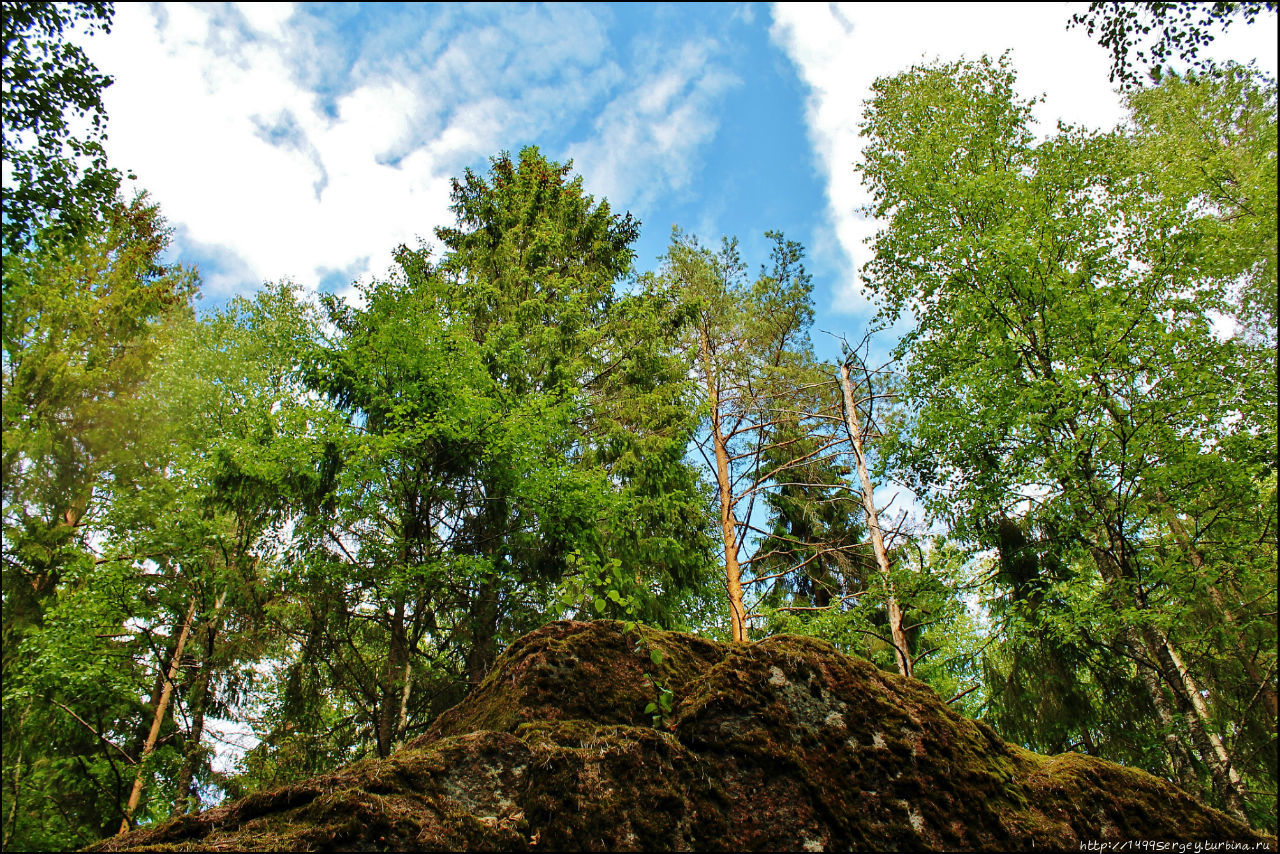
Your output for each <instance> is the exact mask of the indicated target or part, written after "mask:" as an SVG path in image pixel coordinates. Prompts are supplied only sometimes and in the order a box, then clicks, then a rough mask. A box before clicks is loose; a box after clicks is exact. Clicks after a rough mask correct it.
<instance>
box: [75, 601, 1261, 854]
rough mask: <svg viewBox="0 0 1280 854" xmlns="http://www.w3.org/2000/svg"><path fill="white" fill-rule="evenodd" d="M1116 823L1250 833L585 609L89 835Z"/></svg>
mask: <svg viewBox="0 0 1280 854" xmlns="http://www.w3.org/2000/svg"><path fill="white" fill-rule="evenodd" d="M655 650H656V651H657V652H658V655H657V656H653V655H652V654H651V653H652V652H653V651H655ZM655 658H656V659H660V660H658V661H656V662H655ZM654 680H656V682H657V683H658V684H660V685H662V686H664V687H666V688H667V689H669V690H670V691H671V692H672V694H673V698H674V701H673V703H672V710H671V712H670V713H669V714H667V715H664V716H662V718H661V719H660V720H659V721H658V722H657V723H656V725H655V722H654V721H653V719H652V715H651V714H648V713H646V712H645V707H646V706H647V705H648V704H649V703H651V702H655V701H656V700H657V694H656V689H655V686H654ZM1122 840H1135V841H1136V840H1166V841H1183V842H1197V841H1215V842H1220V841H1227V840H1234V841H1238V842H1249V843H1256V842H1263V841H1264V840H1263V839H1262V838H1261V837H1259V836H1257V835H1256V834H1255V833H1253V832H1252V831H1251V830H1250V829H1249V828H1248V827H1246V826H1245V825H1243V824H1241V823H1239V822H1238V821H1236V820H1234V819H1233V818H1231V817H1229V816H1227V815H1225V814H1223V813H1221V812H1219V811H1217V810H1214V809H1212V808H1210V807H1207V806H1205V805H1203V804H1201V803H1200V802H1198V801H1197V800H1195V799H1194V798H1192V797H1191V796H1189V795H1187V794H1186V793H1184V792H1183V791H1181V790H1180V789H1178V788H1177V787H1175V786H1173V785H1172V784H1170V783H1168V782H1166V781H1164V780H1160V779H1157V778H1156V777H1153V776H1151V775H1150V774H1147V773H1145V772H1143V771H1138V770H1135V769H1132V768H1125V767H1122V766H1119V765H1115V764H1113V763H1110V762H1105V761H1102V760H1099V759H1094V758H1091V757H1086V756H1080V755H1077V754H1072V753H1068V754H1062V755H1059V756H1039V755H1037V754H1034V753H1030V752H1028V751H1026V750H1023V749H1021V748H1019V747H1016V746H1014V745H1010V744H1008V743H1006V742H1004V741H1002V740H1001V739H1000V738H999V737H998V736H997V735H996V734H995V733H994V732H993V731H992V730H991V729H990V728H989V727H987V726H986V725H984V724H982V723H978V722H974V721H971V720H968V719H966V718H963V717H961V716H960V715H958V714H956V713H955V712H953V711H952V710H951V709H950V708H948V707H947V706H946V705H945V704H944V703H943V702H942V701H941V700H940V699H939V698H938V696H937V695H936V694H935V693H934V692H933V691H932V690H930V689H929V688H928V687H926V686H925V685H924V684H922V683H920V682H916V681H914V680H909V679H903V678H901V677H899V676H897V675H895V674H890V673H885V672H883V671H881V670H879V669H877V668H876V667H875V666H874V665H872V664H870V663H868V662H866V661H862V660H860V659H857V658H852V657H849V656H846V655H843V654H841V653H840V652H838V651H837V650H835V649H834V648H833V647H832V646H830V645H829V644H827V643H824V642H822V641H819V640H814V639H811V638H799V637H774V638H769V639H767V640H764V641H761V642H759V643H754V644H740V645H729V644H720V643H713V642H711V641H707V640H704V639H701V638H697V637H693V636H691V635H685V634H678V633H671V632H661V631H657V630H653V629H648V628H640V629H638V630H635V631H632V632H630V633H628V632H625V631H624V628H623V625H622V624H621V623H615V622H606V621H601V622H593V623H574V622H559V623H553V624H551V625H548V626H545V627H543V628H541V629H539V630H537V631H535V632H532V633H530V634H528V635H526V636H525V637H523V638H521V639H520V640H519V641H517V642H516V643H515V644H514V645H512V647H511V648H510V649H509V650H508V651H507V652H506V653H505V654H504V655H503V656H502V657H501V658H500V659H499V661H498V663H497V664H496V665H495V667H494V669H493V671H492V672H491V673H490V674H489V676H488V677H487V678H486V679H485V681H484V682H483V683H482V684H481V685H480V686H479V687H478V688H477V689H476V690H475V691H474V692H472V694H471V695H470V696H469V697H468V698H467V699H466V700H464V701H463V702H462V703H460V704H459V705H457V706H455V707H454V708H453V709H450V710H449V711H448V712H446V713H444V714H443V715H441V716H440V717H439V718H438V719H437V720H436V721H435V722H434V724H433V725H432V726H431V728H430V729H429V730H428V731H427V733H426V734H425V735H423V736H422V737H420V738H418V739H417V740H416V741H414V742H412V743H410V744H409V745H407V746H406V747H405V748H404V749H402V750H400V751H399V752H397V753H396V754H394V755H392V756H390V757H389V758H387V759H383V760H366V761H363V762H359V763H356V764H354V765H351V766H349V767H347V768H344V769H341V770H338V771H334V772H333V773H330V774H324V775H321V776H318V777H314V778H312V779H310V780H308V781H306V782H303V783H300V784H296V785H292V786H288V787H285V788H282V789H277V790H275V791H271V792H263V793H259V794H255V795H251V796H249V797H246V798H243V799H241V800H239V801H236V802H234V803H231V804H228V805H226V806H221V807H217V808H215V809H211V810H208V811H206V812H203V813H199V814H196V815H192V816H185V817H182V818H178V819H175V820H173V821H170V822H167V823H164V824H161V825H158V826H155V827H147V828H140V829H138V830H134V831H132V832H130V833H127V834H124V835H121V836H117V837H114V838H112V839H108V840H105V841H103V842H101V843H98V844H97V845H96V846H94V847H93V848H91V849H89V850H95V851H418V850H501V851H518V850H594V851H614V850H645V851H665V850H671V851H708V850H726V851H753V850H768V851H774V850H793V851H842V850H854V849H866V850H876V851H885V850H969V849H986V850H1001V851H1007V850H1025V849H1031V848H1051V849H1059V850H1061V849H1068V848H1069V849H1072V850H1080V848H1081V843H1082V842H1085V843H1088V842H1090V841H1099V842H1119V841H1122ZM1265 841H1269V842H1273V840H1265ZM1152 850H1154V849H1152Z"/></svg>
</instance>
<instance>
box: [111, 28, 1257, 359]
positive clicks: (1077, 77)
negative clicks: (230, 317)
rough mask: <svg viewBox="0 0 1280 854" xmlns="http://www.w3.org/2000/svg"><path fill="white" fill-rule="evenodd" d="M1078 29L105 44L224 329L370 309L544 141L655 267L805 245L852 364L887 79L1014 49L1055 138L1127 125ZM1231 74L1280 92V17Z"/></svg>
mask: <svg viewBox="0 0 1280 854" xmlns="http://www.w3.org/2000/svg"><path fill="white" fill-rule="evenodd" d="M1080 8H1083V4H1067V3H1035V4H1030V3H1029V4H893V3H882V4H817V3H791V4H784V5H780V6H769V5H765V4H714V5H713V4H706V5H696V4H679V5H669V4H653V5H649V4H624V5H617V6H607V5H570V6H514V5H496V4H484V5H476V6H455V5H435V4H432V5H425V4H407V5H398V4H381V3H379V4H367V5H365V4H355V3H332V4H310V3H299V4H291V3H280V4H276V3H254V4H248V5H238V4H198V5H191V4H178V3H165V4H145V3H125V4H119V5H118V6H117V12H116V23H115V28H114V30H113V32H112V33H111V35H110V36H107V37H105V38H102V37H96V38H94V39H93V40H91V41H90V42H89V43H88V45H87V46H88V49H89V51H90V54H91V56H93V57H94V58H95V60H96V61H97V62H98V64H99V66H100V67H101V68H102V69H103V70H104V71H106V72H107V73H109V74H112V75H113V76H114V77H115V79H116V83H115V85H114V86H112V87H111V89H109V90H108V92H107V97H106V104H107V110H108V114H109V116H110V122H111V124H110V139H109V142H108V151H109V154H110V156H111V158H112V160H113V162H114V163H115V165H117V166H119V167H122V168H125V169H129V170H132V171H134V172H135V173H137V175H138V185H139V187H141V188H145V189H146V190H148V191H149V192H150V193H151V194H152V196H153V198H155V199H156V200H157V201H158V202H159V203H160V205H161V208H162V210H163V211H164V213H165V215H166V216H167V217H168V219H169V221H170V223H171V225H172V226H173V227H174V229H175V236H176V241H175V254H176V256H177V257H178V258H180V259H181V260H183V261H185V262H188V263H193V264H196V265H198V266H199V268H200V271H201V273H202V276H203V280H204V290H205V295H206V296H205V302H204V306H205V307H211V306H214V305H218V304H220V303H222V302H223V301H225V299H226V298H227V297H229V296H230V295H232V294H237V293H240V294H243V293H250V292H252V291H254V290H255V289H257V288H258V287H260V286H261V284H262V282H264V281H269V280H277V279H281V278H289V279H292V280H294V281H296V282H297V283H299V284H300V285H302V286H303V287H305V288H307V289H309V290H326V291H338V292H343V291H346V290H348V289H349V288H350V286H351V283H352V282H353V281H354V280H355V279H357V278H359V277H366V276H369V275H377V274H379V273H381V272H382V271H384V270H385V269H386V267H387V265H388V264H389V262H390V252H391V250H392V249H393V247H395V246H396V245H397V244H399V243H401V242H409V243H413V242H415V240H416V238H417V237H418V236H422V237H425V238H427V239H430V238H431V236H432V231H433V229H434V228H435V226H437V225H441V224H446V223H448V222H449V221H450V219H451V217H450V215H449V212H448V209H447V206H448V189H449V183H448V182H449V179H450V178H451V177H453V176H457V175H460V174H461V172H462V170H463V169H464V168H466V167H471V168H473V169H483V168H484V167H485V165H486V163H487V160H488V158H489V157H490V156H492V155H494V154H496V153H497V152H498V151H501V150H504V149H505V150H510V151H512V152H515V151H518V150H519V149H520V148H521V147H522V146H524V145H527V144H536V145H538V146H540V147H541V148H542V149H543V151H544V152H545V153H546V154H547V155H548V156H550V157H552V158H555V159H558V160H565V159H569V158H572V159H573V161H574V165H575V168H576V170H577V171H578V172H579V173H580V174H582V176H583V178H584V182H585V186H586V188H587V190H588V191H589V192H591V193H593V194H595V195H596V196H598V197H599V196H604V197H607V198H608V199H609V201H610V203H611V205H612V206H613V208H614V209H615V210H617V211H620V210H628V211H630V212H632V213H633V214H635V215H636V216H638V217H639V218H640V219H641V221H642V222H643V230H642V236H641V238H640V241H639V243H638V245H637V252H638V259H637V267H638V268H639V269H641V270H645V269H653V268H654V267H655V265H656V259H657V257H658V256H659V255H660V254H661V253H662V252H663V250H664V248H665V246H666V244H667V240H668V237H669V234H670V230H671V226H672V225H674V224H678V225H680V226H681V227H682V228H684V229H685V230H686V231H692V232H694V233H696V234H698V235H699V236H700V237H701V238H702V239H703V240H704V242H709V243H714V242H717V241H718V239H719V237H720V235H722V234H732V235H737V236H738V237H739V238H740V240H741V242H742V247H743V254H744V257H745V259H746V260H747V261H748V263H749V264H750V265H751V266H752V267H753V268H754V267H756V266H757V265H758V264H760V263H761V262H763V261H764V260H765V254H766V252H767V242H766V240H765V239H764V236H763V234H764V232H765V231H766V230H767V229H779V230H782V231H784V232H785V233H786V234H787V236H788V237H790V238H791V239H794V240H799V241H801V242H802V243H803V244H804V245H805V246H806V248H807V250H808V254H809V261H808V267H809V270H810V272H811V273H812V274H813V277H814V286H815V287H814V302H815V309H816V313H817V319H816V322H815V344H816V345H817V347H818V350H819V353H820V354H823V353H827V354H830V353H831V352H833V345H832V343H831V339H829V338H828V337H827V336H825V335H822V334H821V333H819V332H817V331H816V330H831V331H833V332H837V333H840V334H847V335H848V336H849V337H851V338H858V337H860V336H861V330H862V328H863V326H864V325H865V323H866V321H867V320H868V318H869V316H870V309H869V307H868V305H867V302H866V299H865V297H864V296H863V294H862V293H861V291H860V289H859V288H858V286H857V269H858V267H859V266H860V265H861V264H862V263H864V262H865V260H866V258H867V249H866V247H865V245H864V241H865V240H866V239H867V238H869V237H870V236H871V235H873V234H874V232H875V228H876V223H874V222H872V221H869V220H867V219H866V218H865V217H863V216H861V215H860V214H858V213H857V209H858V207H859V206H860V205H862V204H863V203H864V202H865V198H864V197H863V195H862V192H861V189H860V187H859V185H858V181H857V178H856V176H855V174H854V172H853V164H854V162H855V161H856V160H857V156H858V151H859V148H860V143H859V140H858V135H857V123H858V119H859V117H860V113H861V103H862V101H863V99H865V98H866V97H867V95H868V87H869V85H870V83H871V82H872V80H874V79H875V78H876V77H878V76H882V75H886V74H893V73H896V72H898V71H901V70H903V69H905V68H906V67H908V66H909V65H911V64H912V63H915V62H920V61H922V60H932V59H935V58H940V59H943V60H952V59H955V58H958V57H960V56H969V57H976V56H979V55H981V54H982V53H988V54H999V53H1002V52H1003V51H1005V50H1011V51H1012V55H1013V61H1014V65H1015V67H1016V68H1017V69H1018V71H1019V74H1020V81H1021V83H1022V89H1023V91H1024V93H1025V94H1028V95H1040V94H1043V95H1044V96H1045V102H1044V103H1043V104H1041V105H1040V106H1039V107H1038V108H1037V118H1038V119H1039V120H1040V122H1041V125H1042V127H1043V128H1045V129H1046V132H1048V131H1050V130H1051V129H1052V128H1053V127H1054V126H1055V124H1056V122H1057V121H1058V120H1059V119H1061V120H1065V121H1068V122H1072V123H1078V124H1084V125H1087V126H1090V127H1095V128H1103V127H1110V126H1114V125H1115V124H1116V122H1117V121H1119V120H1120V119H1121V117H1122V111H1121V108H1120V103H1119V99H1118V98H1117V96H1116V95H1115V93H1114V92H1113V91H1112V89H1111V85H1110V83H1109V82H1108V80H1107V66H1108V57H1107V55H1106V53H1105V51H1103V50H1102V49H1101V48H1099V47H1098V46H1097V45H1096V44H1094V43H1093V42H1092V41H1091V40H1090V39H1089V38H1088V37H1087V35H1086V34H1085V33H1084V32H1083V30H1080V29H1076V30H1071V31H1068V30H1067V29H1066V22H1067V20H1068V19H1069V18H1070V15H1071V13H1072V11H1076V10H1078V9H1080ZM1213 53H1214V55H1216V56H1220V57H1231V58H1235V59H1241V60H1246V61H1247V60H1250V59H1256V60H1257V61H1258V62H1259V65H1260V66H1261V67H1262V68H1264V69H1265V70H1268V71H1269V72H1270V73H1272V74H1274V73H1275V69H1276V16H1275V14H1274V13H1273V14H1270V15H1269V16H1264V17H1263V18H1262V19H1261V20H1260V21H1259V22H1258V23H1257V24H1255V25H1254V26H1252V27H1247V28H1246V27H1243V26H1237V27H1235V28H1234V29H1233V30H1230V31H1228V33H1227V34H1226V35H1225V36H1223V37H1220V38H1219V39H1218V41H1217V42H1215V44H1214V46H1213ZM884 343H885V345H886V346H887V344H888V343H889V342H888V341H887V340H886V341H885V342H884Z"/></svg>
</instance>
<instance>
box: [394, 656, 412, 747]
mask: <svg viewBox="0 0 1280 854" xmlns="http://www.w3.org/2000/svg"><path fill="white" fill-rule="evenodd" d="M412 676H413V659H412V658H410V659H409V660H407V661H406V662H405V663H404V688H403V689H402V690H401V692H400V716H399V718H398V720H397V721H396V743H397V744H399V743H400V742H401V741H403V740H404V734H405V731H406V730H407V729H408V728H409V689H410V688H412V687H413V680H412Z"/></svg>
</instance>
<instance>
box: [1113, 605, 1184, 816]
mask: <svg viewBox="0 0 1280 854" xmlns="http://www.w3.org/2000/svg"><path fill="white" fill-rule="evenodd" d="M1128 640H1129V646H1130V647H1131V648H1132V649H1133V651H1134V652H1135V653H1137V652H1138V651H1139V650H1142V649H1146V651H1147V654H1148V656H1149V657H1150V658H1151V659H1152V660H1155V657H1156V656H1155V650H1154V649H1151V648H1150V646H1149V645H1148V644H1146V643H1144V642H1143V640H1142V637H1141V635H1140V634H1139V633H1138V631H1137V630H1136V629H1134V628H1130V629H1129V630H1128ZM1138 678H1139V679H1140V680H1141V681H1142V684H1143V686H1144V687H1145V688H1146V689H1147V696H1148V697H1149V698H1150V699H1151V706H1152V708H1154V709H1155V712H1156V719H1157V720H1158V721H1159V722H1160V730H1161V733H1162V737H1163V739H1164V747H1165V752H1166V753H1168V755H1169V770H1170V772H1171V774H1172V776H1173V778H1174V779H1175V780H1177V781H1178V784H1179V785H1180V786H1182V788H1183V789H1184V790H1186V791H1187V792H1188V793H1190V794H1193V795H1198V794H1200V793H1201V792H1200V786H1199V784H1198V781H1197V780H1196V776H1195V765H1194V763H1193V762H1192V759H1191V754H1190V753H1188V751H1187V748H1186V746H1185V745H1184V744H1183V743H1182V739H1181V738H1179V737H1178V728H1177V724H1176V723H1175V721H1174V719H1173V712H1171V711H1170V710H1169V702H1168V700H1166V699H1165V696H1164V690H1163V689H1162V688H1161V687H1160V678H1159V676H1158V675H1157V673H1156V671H1154V670H1152V669H1151V668H1150V667H1145V666H1143V665H1142V664H1139V665H1138Z"/></svg>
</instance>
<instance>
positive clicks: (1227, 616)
mask: <svg viewBox="0 0 1280 854" xmlns="http://www.w3.org/2000/svg"><path fill="white" fill-rule="evenodd" d="M1156 498H1157V499H1158V500H1159V501H1160V504H1161V506H1162V507H1163V508H1164V510H1165V518H1166V519H1167V520H1168V522H1169V530H1170V531H1172V532H1173V538H1174V539H1175V540H1177V542H1178V546H1179V547H1180V548H1181V549H1182V550H1183V552H1185V553H1186V555H1187V559H1188V560H1190V561H1191V565H1192V566H1193V567H1194V568H1195V570H1196V572H1197V573H1201V574H1203V572H1204V556H1203V555H1202V554H1200V550H1199V549H1197V548H1196V547H1195V545H1194V544H1193V543H1192V542H1191V537H1190V536H1189V535H1188V534H1187V529H1186V528H1185V527H1183V525H1182V521H1181V520H1180V519H1178V514H1177V513H1176V512H1175V511H1174V509H1173V508H1172V507H1170V506H1169V504H1168V501H1167V499H1166V498H1165V496H1164V493H1163V492H1160V493H1157V495H1156ZM1205 588H1206V589H1207V590H1208V592H1209V598H1210V599H1211V600H1213V606H1214V607H1215V608H1217V610H1218V613H1219V614H1221V615H1222V619H1223V621H1224V622H1226V623H1227V624H1228V625H1229V626H1230V627H1231V630H1232V631H1231V640H1232V641H1233V646H1234V647H1235V653H1236V657H1237V658H1238V659H1239V660H1240V663H1241V665H1243V666H1244V671H1245V673H1246V674H1247V675H1248V676H1249V679H1250V680H1251V681H1252V682H1253V684H1254V685H1256V686H1257V687H1258V693H1259V695H1260V696H1261V697H1262V703H1263V705H1264V706H1266V710H1267V717H1268V718H1269V719H1270V721H1271V731H1272V732H1275V731H1276V716H1277V706H1280V703H1278V702H1277V697H1276V691H1275V689H1274V688H1272V687H1271V680H1270V678H1268V677H1264V676H1263V675H1262V671H1260V670H1258V665H1257V662H1255V661H1254V660H1253V658H1252V657H1251V656H1250V655H1249V653H1248V650H1246V649H1245V647H1244V640H1243V638H1242V637H1241V634H1240V625H1239V621H1238V620H1237V619H1236V615H1235V612H1234V611H1232V610H1231V609H1230V608H1228V607H1227V603H1226V601H1225V600H1224V599H1223V598H1222V592H1221V591H1220V590H1218V588H1217V586H1216V585H1215V584H1214V583H1213V582H1211V581H1209V580H1208V579H1205Z"/></svg>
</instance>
